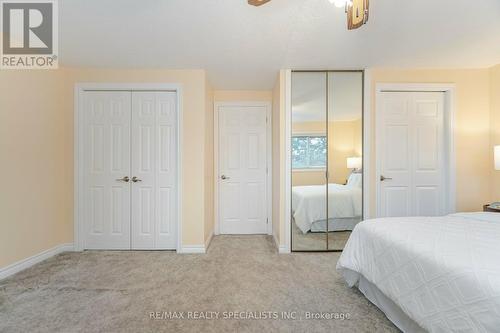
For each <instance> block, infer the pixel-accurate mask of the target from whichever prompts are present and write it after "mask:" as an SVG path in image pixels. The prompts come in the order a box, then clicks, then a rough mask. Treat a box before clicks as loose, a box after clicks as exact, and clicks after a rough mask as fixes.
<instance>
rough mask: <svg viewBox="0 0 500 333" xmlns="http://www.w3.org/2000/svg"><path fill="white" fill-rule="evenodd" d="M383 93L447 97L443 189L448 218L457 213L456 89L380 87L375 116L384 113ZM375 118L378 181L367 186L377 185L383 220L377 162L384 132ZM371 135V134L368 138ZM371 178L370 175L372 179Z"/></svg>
mask: <svg viewBox="0 0 500 333" xmlns="http://www.w3.org/2000/svg"><path fill="white" fill-rule="evenodd" d="M384 92H442V93H444V127H445V128H444V139H445V154H446V156H445V174H447V175H448V178H447V179H446V187H445V189H444V191H445V195H446V200H445V202H446V207H445V211H446V213H447V214H451V213H454V212H455V211H456V194H455V189H456V172H455V166H456V159H455V139H454V132H455V131H454V129H455V85H454V84H441V83H378V84H377V85H376V88H375V105H376V110H375V115H377V111H378V110H381V107H382V105H381V100H382V98H381V97H382V96H381V95H382V94H383V93H384ZM375 118H376V125H375V160H376V167H375V170H376V171H375V179H367V181H368V182H373V181H375V210H376V212H375V214H376V217H379V216H380V182H379V181H378V179H379V178H380V175H381V165H380V160H379V159H378V158H377V153H376V151H377V149H378V148H379V147H380V144H381V142H380V131H381V129H382V117H377V116H375ZM368 135H369V134H368ZM369 176H370V175H367V177H369Z"/></svg>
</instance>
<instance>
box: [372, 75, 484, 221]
mask: <svg viewBox="0 0 500 333" xmlns="http://www.w3.org/2000/svg"><path fill="white" fill-rule="evenodd" d="M489 73H490V72H489V70H488V69H471V70H392V69H374V70H372V71H371V87H372V92H371V96H372V100H371V110H372V115H373V116H372V119H371V120H372V124H371V128H372V137H371V140H372V142H375V141H374V140H375V120H376V115H377V110H376V107H375V88H376V84H377V83H383V82H385V83H454V84H455V85H456V114H455V148H456V174H457V178H456V179H457V189H456V195H457V210H458V211H478V210H481V209H482V205H483V204H485V203H487V202H489V201H490V198H491V195H490V193H491V192H490V184H491V180H490V176H491V172H492V171H491V170H492V164H491V152H490V150H491V149H490V99H489V96H490V86H489V83H490V76H489ZM375 153H376V151H375V148H374V145H373V151H372V154H371V156H372V160H371V170H372V179H375V177H374V173H375V158H376V155H375ZM374 185H375V184H372V186H371V189H372V193H371V194H370V195H371V198H372V199H373V198H374V196H375V186H374ZM374 205H375V200H372V206H371V210H372V212H374V209H375V207H374Z"/></svg>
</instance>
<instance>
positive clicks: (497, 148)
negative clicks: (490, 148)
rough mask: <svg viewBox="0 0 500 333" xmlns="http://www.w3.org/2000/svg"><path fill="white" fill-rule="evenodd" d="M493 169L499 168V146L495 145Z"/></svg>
mask: <svg viewBox="0 0 500 333" xmlns="http://www.w3.org/2000/svg"><path fill="white" fill-rule="evenodd" d="M494 149H495V150H494V152H495V153H494V154H495V170H500V146H495V148H494Z"/></svg>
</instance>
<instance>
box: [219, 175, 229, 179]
mask: <svg viewBox="0 0 500 333" xmlns="http://www.w3.org/2000/svg"><path fill="white" fill-rule="evenodd" d="M220 178H221V179H222V180H226V179H230V177H228V176H226V175H222V176H220Z"/></svg>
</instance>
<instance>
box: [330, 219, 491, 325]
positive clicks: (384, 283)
mask: <svg viewBox="0 0 500 333" xmlns="http://www.w3.org/2000/svg"><path fill="white" fill-rule="evenodd" d="M337 270H339V271H340V272H341V273H342V274H343V276H344V278H345V279H346V281H347V283H348V284H349V286H351V287H352V286H355V285H358V283H359V281H360V278H361V277H364V278H365V279H366V280H367V281H368V282H370V283H372V284H373V285H375V286H376V287H377V288H378V289H379V290H380V291H381V292H382V293H383V294H384V295H385V296H386V297H387V298H389V299H390V300H392V301H393V302H394V303H395V304H396V305H397V306H398V307H399V308H401V310H402V311H403V312H404V313H405V314H406V315H407V316H408V317H409V318H410V319H412V320H413V321H415V322H416V323H417V324H418V325H419V326H420V327H422V328H423V329H425V330H426V331H429V332H458V331H461V332H498V329H499V328H500V214H498V213H462V214H452V215H448V216H444V217H410V218H383V219H375V220H368V221H364V222H361V223H359V224H358V225H357V226H356V228H355V229H354V231H353V233H352V234H351V237H350V238H349V241H348V243H347V245H346V247H345V249H344V252H343V253H342V255H341V257H340V259H339V261H338V263H337ZM382 310H384V309H382ZM396 325H397V323H396Z"/></svg>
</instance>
